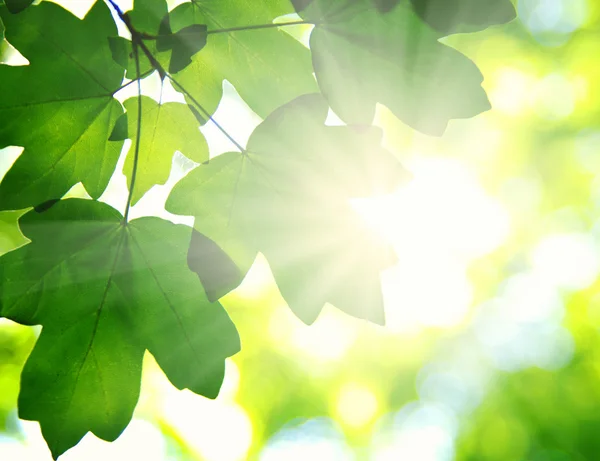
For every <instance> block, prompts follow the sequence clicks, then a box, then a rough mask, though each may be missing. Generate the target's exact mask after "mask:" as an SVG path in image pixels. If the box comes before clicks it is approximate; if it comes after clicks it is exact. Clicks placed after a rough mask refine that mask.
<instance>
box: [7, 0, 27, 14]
mask: <svg viewBox="0 0 600 461" xmlns="http://www.w3.org/2000/svg"><path fill="white" fill-rule="evenodd" d="M32 3H33V0H5V2H4V4H5V5H6V7H7V8H8V11H10V12H11V13H13V14H17V13H20V12H21V11H23V10H24V9H25V8H27V7H28V6H30V5H31V4H32Z"/></svg>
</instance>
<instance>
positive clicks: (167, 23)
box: [156, 13, 173, 51]
mask: <svg viewBox="0 0 600 461" xmlns="http://www.w3.org/2000/svg"><path fill="white" fill-rule="evenodd" d="M170 18H171V17H170V16H169V14H168V13H167V14H165V16H164V18H162V21H160V25H159V27H158V37H157V38H156V49H157V50H158V51H167V50H170V49H171V48H172V46H173V41H172V37H173V31H172V30H171V19H170Z"/></svg>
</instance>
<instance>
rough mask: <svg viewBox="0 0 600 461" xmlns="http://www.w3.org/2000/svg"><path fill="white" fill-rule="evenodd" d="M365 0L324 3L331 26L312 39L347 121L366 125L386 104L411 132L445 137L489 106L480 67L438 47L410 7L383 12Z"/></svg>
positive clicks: (320, 70)
mask: <svg viewBox="0 0 600 461" xmlns="http://www.w3.org/2000/svg"><path fill="white" fill-rule="evenodd" d="M366 1H367V0H362V1H357V2H356V3H355V4H354V5H353V6H352V7H349V6H346V7H345V8H341V7H340V5H346V4H345V3H343V2H342V3H339V2H338V3H335V2H331V3H324V4H323V5H325V6H322V8H325V7H327V8H329V10H328V16H327V17H328V21H329V23H324V24H320V25H317V26H316V27H315V29H314V30H313V32H312V35H311V38H310V45H311V50H312V56H313V65H314V68H315V73H316V76H317V81H318V82H319V86H320V88H321V91H322V93H323V94H324V95H325V96H326V97H327V99H328V101H329V103H330V105H331V108H332V109H333V110H334V112H335V113H336V114H337V115H338V116H339V117H340V118H341V119H342V120H344V121H345V122H346V123H350V124H369V123H370V122H371V121H372V119H373V116H374V114H375V107H376V104H377V103H381V104H384V105H385V106H387V107H388V108H389V109H390V110H391V111H392V112H393V113H394V114H395V115H396V116H397V117H398V118H399V119H401V120H402V121H403V122H405V123H407V124H408V125H410V126H412V127H413V128H416V129H417V130H420V131H422V132H424V133H426V134H431V135H441V134H442V133H443V132H444V130H445V128H446V125H447V123H448V121H449V120H451V119H456V118H468V117H473V116H475V115H477V114H479V113H481V112H483V111H485V110H488V109H489V108H490V105H489V102H488V99H487V96H486V94H485V91H484V90H483V88H482V87H481V82H482V81H483V76H482V75H481V73H480V72H479V70H478V69H477V67H476V66H475V64H473V62H471V61H470V60H469V59H468V58H467V57H465V56H464V55H462V54H460V53H459V52H457V51H456V50H454V49H452V48H450V47H447V46H445V45H442V44H441V43H439V42H438V38H439V35H438V34H437V33H436V32H435V31H433V30H432V29H430V28H429V27H428V26H426V25H425V24H423V22H422V21H421V20H420V18H419V17H418V16H417V15H416V14H415V12H414V11H413V10H412V8H411V7H410V6H409V5H407V4H400V5H399V6H398V7H396V8H395V9H394V10H393V11H391V12H389V13H387V14H381V13H379V12H378V11H377V10H376V9H374V8H372V7H368V5H365V2H366ZM317 6H318V4H317ZM332 12H334V13H335V15H334V14H333V13H332Z"/></svg>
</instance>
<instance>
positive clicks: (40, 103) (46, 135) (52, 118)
mask: <svg viewBox="0 0 600 461" xmlns="http://www.w3.org/2000/svg"><path fill="white" fill-rule="evenodd" d="M0 19H1V20H2V21H3V22H4V24H5V27H6V38H7V40H8V41H9V42H10V43H11V44H12V45H13V46H14V47H16V48H17V49H18V50H19V51H20V52H21V54H23V55H24V56H25V58H27V59H28V60H29V62H30V65H28V66H8V65H2V64H0V82H2V88H3V89H4V88H6V89H8V90H7V91H3V92H2V97H1V98H0V148H3V147H6V146H11V145H14V146H22V147H24V148H25V150H24V152H23V154H22V155H21V156H20V157H19V158H18V159H17V161H16V162H15V164H14V165H13V167H12V168H11V169H10V170H9V171H8V173H7V174H6V176H5V177H4V179H3V181H2V182H1V183H0V210H6V209H20V208H26V207H28V206H32V205H37V204H39V203H41V202H43V201H45V200H48V199H50V198H58V197H61V196H62V195H63V194H65V193H66V192H67V191H68V190H69V188H70V187H71V186H73V185H74V184H76V183H78V182H80V181H81V182H83V184H84V185H85V187H86V190H87V191H88V193H89V194H90V195H91V196H92V197H98V196H100V195H101V194H102V192H103V191H104V189H105V187H106V185H107V184H108V180H109V179H110V176H111V175H112V173H113V171H114V168H115V165H116V162H117V159H118V156H119V152H120V150H121V147H122V142H120V141H118V142H114V141H109V140H108V137H109V134H110V132H111V130H112V128H113V125H114V123H115V121H116V120H117V118H118V117H119V116H120V115H121V114H122V113H123V110H122V107H121V105H120V104H119V103H118V102H117V101H116V100H115V99H113V96H112V95H113V93H114V92H115V91H116V90H117V89H118V88H119V86H120V84H121V82H122V80H123V78H122V77H123V71H122V70H121V69H120V68H119V66H118V65H117V64H116V63H114V61H113V60H112V58H111V53H110V49H109V47H108V40H107V38H108V37H109V36H111V35H116V26H115V23H114V21H113V18H112V16H111V14H110V11H109V10H108V7H107V6H106V5H105V4H104V3H103V2H97V3H96V4H95V5H94V6H93V7H92V9H91V10H90V11H89V13H88V14H87V16H86V17H85V19H84V20H83V21H81V20H79V19H78V18H77V17H75V16H73V15H72V14H71V13H69V12H67V11H66V10H64V9H63V8H61V7H60V6H58V5H56V4H53V3H50V2H42V4H40V5H39V6H32V7H30V8H28V9H26V10H25V11H23V12H21V13H19V14H17V15H12V14H10V13H9V12H8V10H7V8H6V7H0Z"/></svg>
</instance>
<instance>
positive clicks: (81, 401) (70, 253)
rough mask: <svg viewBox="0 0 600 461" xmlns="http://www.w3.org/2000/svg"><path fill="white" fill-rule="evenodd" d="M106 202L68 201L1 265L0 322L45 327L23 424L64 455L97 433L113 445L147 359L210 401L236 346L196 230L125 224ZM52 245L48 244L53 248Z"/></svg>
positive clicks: (28, 224)
mask: <svg viewBox="0 0 600 461" xmlns="http://www.w3.org/2000/svg"><path fill="white" fill-rule="evenodd" d="M121 220H122V217H121V216H120V215H119V214H118V213H117V212H116V211H114V210H113V209H112V208H110V207H109V206H107V205H104V204H102V203H98V202H93V201H88V200H79V199H69V200H64V201H60V202H59V203H57V204H55V205H54V206H53V207H51V208H50V209H49V210H47V211H45V212H43V213H37V212H35V211H31V212H29V213H27V214H26V215H25V216H24V217H23V218H22V219H21V221H20V224H21V229H22V230H23V233H24V234H25V236H27V237H28V238H30V239H31V240H32V243H30V244H29V245H25V246H24V247H21V248H20V249H18V250H15V251H12V252H10V253H8V254H6V255H4V256H3V257H2V259H1V260H0V314H1V315H2V316H4V317H8V318H10V319H13V320H15V321H17V322H19V323H22V324H28V325H33V324H41V325H42V326H43V329H42V333H41V335H40V338H39V340H38V342H37V344H36V346H35V348H34V350H33V352H32V353H31V356H30V358H29V360H28V361H27V364H26V365H25V369H24V370H23V375H22V382H21V393H20V396H19V415H20V416H21V417H22V418H24V419H29V420H36V421H39V422H40V424H41V427H42V432H43V434H44V437H45V438H46V441H47V442H48V445H49V446H50V448H51V450H52V454H53V455H54V456H55V457H57V456H59V455H60V454H62V453H63V452H64V451H66V450H68V449H69V448H70V447H72V446H73V445H75V444H76V443H77V442H78V441H79V440H80V439H81V437H83V436H84V435H85V434H86V432H88V431H92V432H93V433H94V434H96V435H97V436H99V437H101V438H103V439H105V440H114V439H116V438H117V437H118V436H119V434H120V433H121V432H122V431H123V429H124V428H125V427H126V426H127V424H128V423H129V421H130V419H131V416H132V413H133V410H134V408H135V405H136V403H137V399H138V394H139V388H140V378H141V365H142V358H143V354H144V350H146V349H147V350H148V351H150V352H151V353H152V354H153V355H154V357H155V358H156V360H157V362H158V363H159V365H160V366H161V367H162V368H163V370H164V371H165V373H166V375H167V376H168V377H169V379H170V380H171V382H172V383H173V384H174V385H175V386H176V387H178V388H180V389H183V388H189V389H191V390H192V391H194V392H196V393H198V394H202V395H205V396H207V397H211V398H214V397H215V396H216V395H217V393H218V391H219V388H220V386H221V383H222V379H223V374H224V359H225V358H226V357H229V356H231V355H233V354H235V353H236V352H237V351H238V350H239V337H238V335H237V332H236V330H235V328H234V326H233V324H232V323H231V321H230V319H229V317H228V316H227V314H226V313H225V311H224V310H223V309H222V308H221V307H220V305H219V304H212V303H210V302H208V300H207V299H206V297H205V295H204V292H203V289H202V286H201V285H200V282H199V281H198V279H197V277H196V276H195V275H194V274H193V273H192V272H190V271H189V269H188V267H187V264H186V253H187V249H188V246H189V242H190V229H189V228H188V227H185V226H177V225H174V224H171V223H169V222H166V221H163V220H160V219H157V218H142V219H138V220H135V221H133V222H131V223H130V224H129V225H127V226H123V225H122V224H121ZM49 242H51V244H49Z"/></svg>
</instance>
